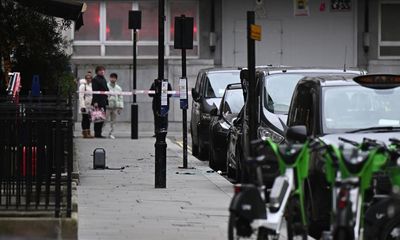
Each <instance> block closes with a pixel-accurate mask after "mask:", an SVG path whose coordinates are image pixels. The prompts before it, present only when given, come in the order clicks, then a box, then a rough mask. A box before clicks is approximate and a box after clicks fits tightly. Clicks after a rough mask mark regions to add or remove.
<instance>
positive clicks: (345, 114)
mask: <svg viewBox="0 0 400 240" xmlns="http://www.w3.org/2000/svg"><path fill="white" fill-rule="evenodd" d="M371 76H372V77H371ZM371 76H368V75H366V76H362V77H358V78H355V79H368V85H365V84H364V85H363V84H362V81H361V82H360V83H361V84H358V83H357V82H355V81H353V79H352V78H350V77H347V76H346V77H343V76H320V77H311V78H310V77H307V78H304V79H302V80H301V81H299V83H298V85H297V87H296V89H295V90H294V93H293V98H292V102H291V106H290V110H289V114H288V121H287V124H288V126H298V125H303V126H305V127H306V129H307V135H308V136H311V137H312V138H316V137H318V138H320V139H321V140H323V141H324V142H325V143H327V144H334V145H339V144H344V143H343V142H340V141H339V137H343V138H346V139H350V140H353V141H357V142H361V141H362V139H363V138H370V139H374V140H378V141H382V142H385V143H389V138H400V101H399V99H400V87H396V88H389V89H388V88H387V87H385V86H387V84H383V85H382V84H379V77H376V79H377V83H376V87H375V86H373V85H374V84H372V86H371V82H373V80H374V78H375V77H374V76H373V75H371ZM365 77H367V78H365ZM371 79H372V80H371ZM366 86H367V87H366ZM344 146H345V147H346V144H344ZM321 169H323V160H320V159H318V157H317V155H312V161H311V163H310V174H309V180H308V184H307V185H308V187H307V192H308V193H309V194H308V199H309V200H311V201H307V202H308V203H314V204H308V205H309V208H308V209H311V214H309V215H310V216H311V219H310V220H311V224H310V226H312V228H311V229H310V234H312V236H313V237H315V238H319V236H320V234H321V230H322V229H327V228H328V227H329V213H330V212H329V210H330V209H331V208H330V207H331V206H330V205H331V203H330V200H331V197H330V194H331V190H330V189H329V184H327V183H326V181H325V174H324V173H323V172H322V171H321ZM378 182H379V181H378ZM378 220H379V219H373V220H372V221H371V219H370V220H369V221H367V222H368V223H369V226H368V227H366V228H365V229H366V230H369V229H371V228H372V226H373V225H375V227H379V226H378V225H379V221H378ZM380 224H381V225H382V224H383V223H380ZM378 232H379V231H378Z"/></svg>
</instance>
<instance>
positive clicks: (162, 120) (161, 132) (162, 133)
mask: <svg viewBox="0 0 400 240" xmlns="http://www.w3.org/2000/svg"><path fill="white" fill-rule="evenodd" d="M164 21H165V0H159V1H158V81H157V85H156V94H155V97H156V103H157V111H158V113H157V115H158V116H157V118H158V119H159V121H157V126H156V143H155V144H154V148H155V188H166V185H167V184H166V182H167V143H166V139H165V138H166V136H167V124H168V114H163V113H162V107H163V106H162V105H161V90H162V89H161V87H162V82H163V81H164Z"/></svg>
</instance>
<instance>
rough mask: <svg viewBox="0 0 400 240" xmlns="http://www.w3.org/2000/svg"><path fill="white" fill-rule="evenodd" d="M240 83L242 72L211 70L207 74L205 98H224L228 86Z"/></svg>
mask: <svg viewBox="0 0 400 240" xmlns="http://www.w3.org/2000/svg"><path fill="white" fill-rule="evenodd" d="M232 83H240V72H239V71H234V72H211V73H208V74H207V80H206V85H205V94H204V97H205V98H222V96H223V95H224V92H225V88H226V86H228V84H232Z"/></svg>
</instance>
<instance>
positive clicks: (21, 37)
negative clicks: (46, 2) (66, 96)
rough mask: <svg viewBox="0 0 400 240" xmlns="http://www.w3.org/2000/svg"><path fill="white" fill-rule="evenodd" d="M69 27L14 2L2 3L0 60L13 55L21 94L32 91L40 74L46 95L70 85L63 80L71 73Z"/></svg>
mask: <svg viewBox="0 0 400 240" xmlns="http://www.w3.org/2000/svg"><path fill="white" fill-rule="evenodd" d="M69 25H70V23H69V22H63V21H61V22H60V21H57V20H56V18H54V17H49V16H45V15H42V14H40V13H37V12H35V11H33V10H32V9H30V8H27V7H24V6H21V5H20V4H17V3H15V2H14V1H11V0H0V57H3V58H6V57H8V56H10V57H11V61H12V70H13V71H18V72H21V77H22V89H21V92H22V94H24V93H25V94H26V93H27V92H28V91H29V90H30V88H31V82H32V76H33V75H39V77H40V85H41V89H42V91H43V93H45V94H57V93H58V92H57V90H58V89H64V86H65V85H68V84H69V83H64V82H63V81H64V80H65V79H69V78H67V77H66V76H68V77H70V76H69V75H70V72H71V71H70V66H69V62H70V56H69V55H68V54H67V53H66V52H65V50H66V48H67V47H68V46H69V44H70V43H68V42H67V41H65V39H64V38H63V35H62V31H63V30H65V29H67V28H69ZM59 84H61V85H60V86H58V85H59Z"/></svg>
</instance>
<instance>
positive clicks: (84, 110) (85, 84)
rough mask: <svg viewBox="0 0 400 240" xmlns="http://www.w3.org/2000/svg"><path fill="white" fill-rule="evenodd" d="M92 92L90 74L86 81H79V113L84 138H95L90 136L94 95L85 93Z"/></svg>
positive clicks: (87, 75)
mask: <svg viewBox="0 0 400 240" xmlns="http://www.w3.org/2000/svg"><path fill="white" fill-rule="evenodd" d="M87 91H89V92H91V91H92V74H91V73H90V72H88V73H87V74H86V75H85V79H81V80H79V112H80V113H81V114H82V136H83V138H93V136H92V135H91V134H90V109H91V107H92V98H93V97H92V94H91V93H83V92H87Z"/></svg>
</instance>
